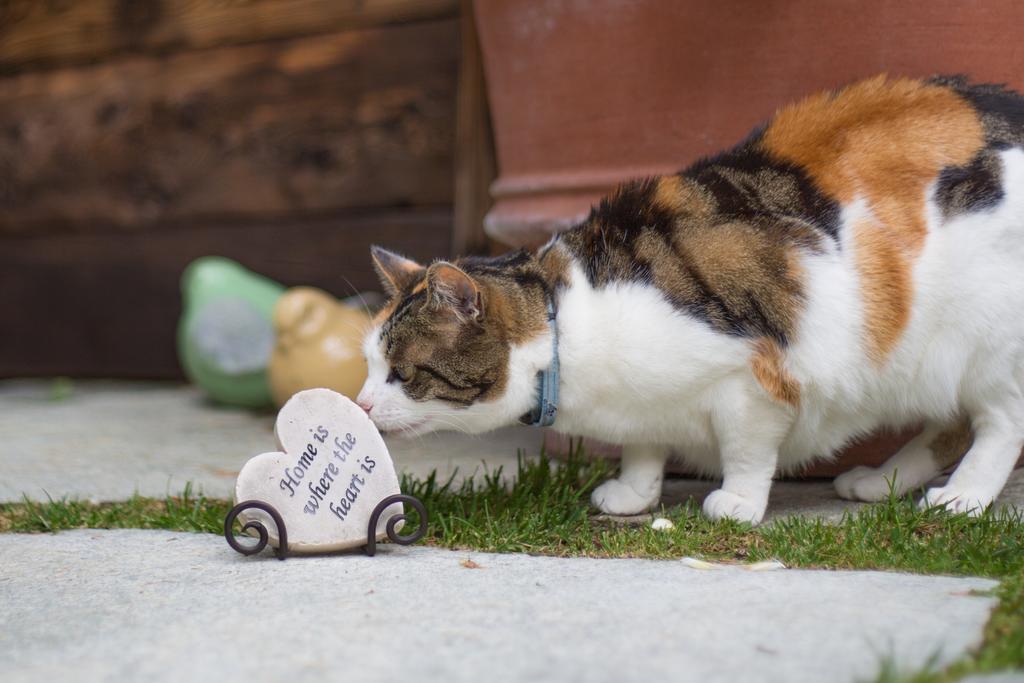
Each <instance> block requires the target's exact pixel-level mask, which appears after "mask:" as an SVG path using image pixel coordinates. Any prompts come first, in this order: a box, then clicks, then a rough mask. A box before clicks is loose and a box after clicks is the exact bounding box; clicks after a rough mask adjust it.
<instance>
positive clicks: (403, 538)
mask: <svg viewBox="0 0 1024 683" xmlns="http://www.w3.org/2000/svg"><path fill="white" fill-rule="evenodd" d="M395 503H408V504H409V505H411V506H412V507H413V509H414V510H416V512H417V513H419V516H420V523H419V526H418V527H417V528H416V530H415V531H413V532H412V533H411V534H406V535H402V534H399V533H398V532H397V531H395V527H396V526H397V525H398V523H399V522H404V521H405V520H407V519H408V515H407V514H406V513H405V512H404V511H403V512H401V513H399V514H397V515H393V516H392V517H391V518H390V519H388V523H387V525H386V529H387V535H388V539H389V540H390V541H391V542H392V543H397V544H398V545H411V544H413V543H415V542H416V541H418V540H420V539H421V538H423V536H424V534H426V533H427V509H426V507H424V505H423V503H422V502H420V500H419V499H418V498H415V497H413V496H407V495H405V494H404V493H399V494H395V495H393V496H388V497H387V498H385V499H384V500H382V501H380V502H379V503H377V506H376V507H375V508H373V512H372V513H371V514H370V523H369V524H368V525H367V530H366V545H365V546H363V550H364V552H366V554H367V555H369V556H370V557H373V556H374V555H375V554H376V553H377V522H378V521H379V520H380V516H381V515H382V514H383V513H384V510H386V509H387V508H388V507H389V506H391V505H394V504H395ZM249 509H256V510H262V511H263V512H266V513H267V514H268V515H270V518H271V519H273V520H274V526H276V527H277V539H278V540H277V548H276V549H275V550H274V552H275V553H276V554H277V559H279V560H283V559H284V558H285V557H287V556H288V530H287V529H286V528H285V525H284V520H283V519H281V514H280V513H279V512H278V511H277V510H276V509H274V506H273V505H270V504H268V503H264V502H263V501H261V500H246V501H242V502H241V503H239V504H238V505H236V506H235V507H233V508H231V511H230V512H228V516H227V517H225V518H224V539H225V540H227V542H228V545H229V546H231V547H232V548H233V549H234V550H236V551H237V552H240V553H242V554H243V555H255V554H256V553H259V552H261V551H262V550H263V549H264V548H266V547H267V543H269V541H270V534H269V533H268V532H267V528H266V527H265V526H263V523H262V522H260V521H258V520H251V521H248V522H246V523H245V524H244V525H243V526H242V532H243V533H245V532H246V531H248V530H249V529H254V530H255V531H256V533H257V534H258V535H259V540H258V541H257V542H256V543H254V544H253V545H242V544H241V543H239V542H238V539H237V538H236V537H235V533H234V526H235V519H236V518H237V517H238V515H239V514H240V513H241V512H242V511H243V510H249Z"/></svg>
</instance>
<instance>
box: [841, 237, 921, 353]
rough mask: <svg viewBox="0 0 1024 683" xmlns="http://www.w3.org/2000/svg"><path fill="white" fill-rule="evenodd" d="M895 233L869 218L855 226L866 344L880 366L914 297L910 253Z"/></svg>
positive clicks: (900, 330)
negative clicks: (894, 236)
mask: <svg viewBox="0 0 1024 683" xmlns="http://www.w3.org/2000/svg"><path fill="white" fill-rule="evenodd" d="M892 232H893V231H892V230H889V229H887V228H886V226H883V225H881V224H879V223H875V222H869V221H864V222H861V223H858V224H857V225H855V226H854V227H853V241H854V244H855V245H856V253H855V255H854V257H855V259H856V263H857V271H858V272H859V273H860V289H861V299H862V303H863V305H864V336H865V344H866V346H867V354H868V357H869V358H871V360H872V361H874V362H875V363H877V364H878V365H881V364H882V363H884V362H885V359H886V357H887V356H888V355H889V352H890V351H892V350H893V349H894V348H895V347H896V344H897V343H898V342H899V340H900V337H901V336H902V334H903V330H904V329H906V326H907V323H908V322H910V307H911V303H912V301H911V299H912V297H913V283H912V282H911V273H910V269H911V265H910V256H909V255H908V254H907V253H906V251H905V250H904V249H901V248H900V245H899V242H898V241H897V240H895V239H894V238H893V234H892Z"/></svg>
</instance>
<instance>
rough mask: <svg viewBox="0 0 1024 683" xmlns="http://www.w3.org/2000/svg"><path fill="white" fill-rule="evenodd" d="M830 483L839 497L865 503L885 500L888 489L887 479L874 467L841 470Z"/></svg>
mask: <svg viewBox="0 0 1024 683" xmlns="http://www.w3.org/2000/svg"><path fill="white" fill-rule="evenodd" d="M832 485H833V486H835V489H836V493H838V494H839V497H840V498H845V499H846V500H862V501H864V502H866V503H876V502H878V501H880V500H885V499H886V498H887V497H888V496H889V490H890V486H889V479H887V478H886V476H885V475H884V474H882V472H881V471H880V470H878V469H875V468H874V467H855V468H853V469H852V470H850V471H849V472H843V473H842V474H840V475H839V476H838V477H836V478H835V481H833V482H832Z"/></svg>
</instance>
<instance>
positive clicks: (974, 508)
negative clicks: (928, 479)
mask: <svg viewBox="0 0 1024 683" xmlns="http://www.w3.org/2000/svg"><path fill="white" fill-rule="evenodd" d="M991 503H992V496H991V495H988V494H987V493H985V492H982V491H972V490H967V491H964V490H961V489H958V488H955V487H952V486H949V485H947V486H937V487H935V488H933V489H928V491H927V493H925V494H924V498H922V499H921V502H920V503H919V506H920V507H921V508H931V507H943V508H946V509H947V510H949V511H950V512H958V513H966V514H968V515H970V516H971V517H979V516H981V513H982V512H984V511H985V508H987V507H988V506H989V505H990V504H991Z"/></svg>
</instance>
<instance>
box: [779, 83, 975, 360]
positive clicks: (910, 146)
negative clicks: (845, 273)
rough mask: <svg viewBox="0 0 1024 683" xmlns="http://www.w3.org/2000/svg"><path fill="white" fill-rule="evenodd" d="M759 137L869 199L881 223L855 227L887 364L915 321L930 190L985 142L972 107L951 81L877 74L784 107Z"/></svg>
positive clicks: (871, 337) (870, 338)
mask: <svg viewBox="0 0 1024 683" xmlns="http://www.w3.org/2000/svg"><path fill="white" fill-rule="evenodd" d="M761 144H762V145H763V147H764V149H766V150H767V151H768V152H769V153H771V154H773V155H774V156H776V157H778V158H781V159H784V160H786V161H789V162H791V163H794V164H796V165H798V166H801V167H802V168H804V169H805V170H806V172H807V173H808V174H809V175H810V176H811V178H812V179H813V180H814V182H815V184H816V185H817V186H818V187H819V188H820V189H821V190H822V191H823V192H825V193H826V194H829V195H831V196H832V197H834V198H835V199H837V200H838V201H839V202H841V203H843V204H849V203H851V202H853V201H854V200H855V199H857V198H861V197H862V198H863V199H865V200H866V201H867V203H868V205H869V207H870V209H871V211H872V213H873V215H874V216H875V218H876V219H877V222H871V223H868V222H865V223H862V224H859V225H857V226H855V228H854V244H855V246H856V250H857V255H856V259H857V266H858V270H859V272H860V278H861V290H862V297H863V302H864V308H865V320H864V327H865V337H866V339H865V343H866V346H867V350H868V354H869V356H870V357H871V358H872V360H873V361H874V362H876V363H879V364H881V363H883V362H884V361H885V358H886V356H887V355H888V353H889V352H890V351H891V350H892V349H893V348H894V347H895V345H896V343H897V342H898V341H899V339H900V336H901V335H902V334H903V330H904V328H905V327H906V324H907V322H908V321H909V319H910V305H911V295H912V282H911V272H910V271H911V267H912V264H913V259H914V258H915V257H916V255H917V254H918V253H919V251H920V249H921V247H922V245H923V244H924V240H925V236H926V233H927V226H926V222H925V191H926V188H927V187H928V185H929V184H930V183H932V182H933V181H934V180H935V178H936V177H937V176H938V174H939V172H940V171H941V170H942V169H943V168H945V167H947V166H961V165H964V164H966V163H968V162H970V160H971V159H972V158H974V156H975V154H977V153H978V151H979V150H980V149H981V148H982V146H983V144H984V130H983V128H982V122H981V119H980V117H979V116H978V114H977V112H976V111H975V109H974V108H973V107H972V106H971V105H970V104H969V103H968V102H967V101H966V100H964V99H963V98H961V97H960V96H959V95H957V94H956V93H955V92H953V91H952V90H950V89H949V88H946V87H942V86H937V85H927V84H925V83H923V82H921V81H915V80H910V79H889V78H887V77H885V76H879V77H877V78H872V79H869V80H866V81H862V82H860V83H857V84H854V85H852V86H850V87H848V88H845V89H843V90H841V91H839V92H838V93H822V94H820V95H816V96H813V97H810V98H808V99H806V100H803V101H802V102H799V103H797V104H794V105H792V106H789V107H786V108H785V109H783V110H781V111H780V112H779V113H778V114H777V115H776V116H775V118H774V119H773V120H772V123H771V124H770V125H769V126H768V128H767V129H766V130H765V134H764V137H763V138H762V141H761Z"/></svg>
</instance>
